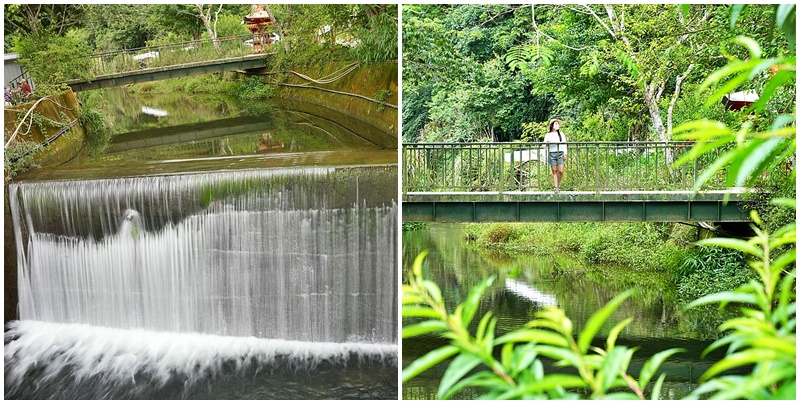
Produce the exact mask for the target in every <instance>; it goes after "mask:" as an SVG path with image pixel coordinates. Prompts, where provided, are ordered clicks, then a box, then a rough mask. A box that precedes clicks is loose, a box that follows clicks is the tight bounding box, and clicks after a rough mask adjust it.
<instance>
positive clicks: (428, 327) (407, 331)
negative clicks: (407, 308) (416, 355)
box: [403, 320, 448, 338]
mask: <svg viewBox="0 0 800 404" xmlns="http://www.w3.org/2000/svg"><path fill="white" fill-rule="evenodd" d="M447 329H448V327H447V323H445V322H444V321H441V320H429V321H422V322H419V323H416V324H412V325H409V326H405V327H403V338H411V337H416V336H417V335H423V334H429V333H432V332H438V331H444V330H447Z"/></svg>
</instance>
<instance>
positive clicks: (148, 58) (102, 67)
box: [74, 35, 254, 80]
mask: <svg viewBox="0 0 800 404" xmlns="http://www.w3.org/2000/svg"><path fill="white" fill-rule="evenodd" d="M248 39H253V36H252V35H242V36H233V37H225V38H217V39H216V40H210V39H206V40H199V41H189V42H179V43H173V44H168V45H158V46H148V47H144V48H135V49H126V50H121V51H115V52H106V53H98V54H94V55H91V56H89V57H88V58H89V60H90V63H89V71H88V74H89V75H90V76H92V77H98V76H104V75H109V74H118V73H127V72H133V71H138V70H142V69H147V68H154V67H164V66H177V65H187V64H193V63H200V62H208V61H212V60H222V59H243V58H245V57H253V55H254V53H253V52H254V51H253V47H252V46H251V45H249V44H247V43H246V41H247V40H248ZM215 43H216V45H215ZM74 80H78V78H75V79H74Z"/></svg>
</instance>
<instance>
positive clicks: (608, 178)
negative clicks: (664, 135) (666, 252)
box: [402, 142, 750, 222]
mask: <svg viewBox="0 0 800 404" xmlns="http://www.w3.org/2000/svg"><path fill="white" fill-rule="evenodd" d="M567 146H568V150H569V152H568V160H567V163H566V165H565V174H564V180H563V182H562V184H561V192H560V193H558V194H555V193H554V192H553V184H552V181H553V180H552V173H551V169H550V167H549V166H548V165H547V163H546V160H545V151H544V144H543V143H459V144H452V143H449V144H446V143H425V144H423V143H413V144H404V145H403V155H402V160H403V161H402V164H403V170H402V172H403V180H402V183H403V196H402V200H403V204H402V212H403V220H404V221H428V222H514V221H518V222H561V221H564V222H602V221H614V222H642V221H645V222H748V221H750V218H749V214H748V211H747V210H746V209H745V208H744V195H745V194H746V192H747V191H748V190H746V189H728V188H727V187H725V185H724V184H725V179H724V173H721V174H719V175H716V176H714V177H713V178H710V179H709V181H708V182H707V183H706V185H705V186H704V188H703V189H700V190H694V189H693V186H694V184H695V182H696V180H697V178H698V176H699V175H701V173H702V172H703V171H704V170H705V169H706V168H707V167H708V166H709V165H710V164H712V163H713V162H714V160H715V159H716V157H717V156H703V157H702V158H701V159H698V160H695V161H693V162H692V163H689V164H687V165H682V166H680V167H674V166H673V164H672V163H673V161H675V160H676V159H677V158H679V157H680V156H681V155H683V154H684V153H686V152H687V151H688V150H689V149H690V148H691V146H692V144H691V143H677V142H669V143H663V142H569V143H567Z"/></svg>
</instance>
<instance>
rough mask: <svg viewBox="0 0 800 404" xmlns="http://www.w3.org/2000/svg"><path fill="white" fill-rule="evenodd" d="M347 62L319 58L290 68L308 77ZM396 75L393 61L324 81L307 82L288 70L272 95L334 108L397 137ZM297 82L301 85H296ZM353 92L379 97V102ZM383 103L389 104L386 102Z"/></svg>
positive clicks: (338, 68)
mask: <svg viewBox="0 0 800 404" xmlns="http://www.w3.org/2000/svg"><path fill="white" fill-rule="evenodd" d="M351 63H352V62H336V61H331V62H321V63H319V64H317V65H313V66H305V67H295V68H293V71H294V72H297V73H300V74H303V75H305V76H308V77H310V78H312V79H319V78H324V77H328V76H330V75H331V74H333V73H336V72H338V71H341V70H342V69H345V68H346V67H347V66H349V65H350V64H351ZM397 76H398V68H397V63H396V62H387V63H381V64H374V65H362V66H358V67H357V68H356V69H355V70H353V71H352V72H350V73H348V74H346V75H344V76H343V77H341V78H340V79H338V80H336V81H334V82H332V83H328V84H319V83H314V82H309V81H308V80H306V79H304V78H302V77H300V76H298V75H296V74H294V73H288V74H287V75H286V78H285V80H284V82H283V83H282V84H281V85H278V88H277V90H276V96H277V97H279V98H283V99H289V100H298V101H303V102H308V103H313V104H318V105H321V106H324V107H327V108H331V109H334V110H337V111H339V112H342V113H345V114H347V115H350V116H353V117H356V118H358V119H360V120H362V121H365V122H367V123H369V124H371V125H373V126H375V127H378V128H380V129H381V130H383V131H385V132H386V133H389V134H392V135H393V136H394V137H397V134H398V127H397V126H398V125H397V111H398V108H397V105H398V86H397V83H398V79H397ZM300 85H302V86H303V87H296V86H300ZM326 90H330V91H326ZM333 91H335V92H333ZM341 93H347V94H341ZM354 95H358V96H362V97H366V98H369V99H372V100H377V101H382V102H383V103H380V102H375V101H370V100H367V99H364V98H361V97H358V96H354ZM384 103H385V104H389V106H387V105H385V104H384Z"/></svg>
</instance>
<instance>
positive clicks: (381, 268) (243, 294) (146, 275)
mask: <svg viewBox="0 0 800 404" xmlns="http://www.w3.org/2000/svg"><path fill="white" fill-rule="evenodd" d="M392 171H393V170H391V169H386V168H383V169H375V168H339V169H337V168H304V169H292V170H284V169H273V170H247V171H234V172H214V173H203V174H186V175H175V176H163V177H143V178H123V179H112V180H93V181H58V182H37V183H23V184H12V185H10V203H11V209H12V213H13V220H14V228H15V233H16V238H17V253H18V267H19V268H18V272H19V292H20V302H19V318H20V319H21V320H38V321H43V322H52V323H79V324H88V325H93V326H102V327H113V328H119V329H142V330H151V331H165V332H177V333H202V334H213V335H220V336H236V337H249V336H254V337H259V338H266V339H283V340H289V341H308V342H326V343H351V342H358V343H368V344H395V343H396V338H397V336H396V329H397V323H396V321H397V320H396V306H395V302H396V294H397V292H396V289H397V287H396V286H397V285H396V282H397V277H396V272H395V268H396V266H397V265H396V259H397V258H396V256H397V254H396V241H397V239H396V237H397V235H396V228H397V226H396V225H397V222H396V221H397V212H398V207H397V203H396V201H395V200H394V195H396V192H395V193H391V192H384V190H385V189H386V186H385V185H384V184H386V183H387V181H388V179H390V178H396V171H394V172H392ZM393 176H394V177H393ZM388 182H389V183H390V184H391V182H390V181H388ZM395 183H396V182H395ZM387 195H389V197H388V198H387ZM387 297H388V298H387Z"/></svg>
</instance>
